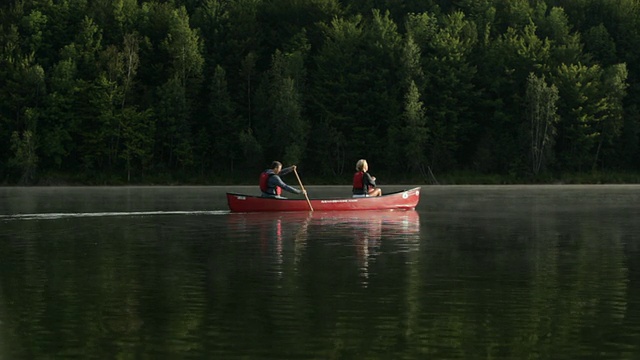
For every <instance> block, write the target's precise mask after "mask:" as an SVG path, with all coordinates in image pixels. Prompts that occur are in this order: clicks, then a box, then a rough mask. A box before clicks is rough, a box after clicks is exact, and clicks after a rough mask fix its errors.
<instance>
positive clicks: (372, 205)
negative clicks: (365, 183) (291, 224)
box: [227, 187, 420, 212]
mask: <svg viewBox="0 0 640 360" xmlns="http://www.w3.org/2000/svg"><path fill="white" fill-rule="evenodd" d="M419 201H420V187H416V188H413V189H409V190H402V191H398V192H394V193H389V194H386V195H384V196H376V197H363V198H327V199H310V202H311V206H313V210H314V211H364V210H412V209H415V207H416V206H417V205H418V202H419ZM227 203H228V204H229V209H230V210H231V211H233V212H267V211H309V210H310V208H309V204H308V203H307V200H306V199H273V198H264V197H259V196H251V195H243V194H237V193H227Z"/></svg>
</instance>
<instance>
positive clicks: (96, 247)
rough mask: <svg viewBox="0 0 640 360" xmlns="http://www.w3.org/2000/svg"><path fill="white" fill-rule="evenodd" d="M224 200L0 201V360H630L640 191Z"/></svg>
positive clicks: (33, 196)
mask: <svg viewBox="0 0 640 360" xmlns="http://www.w3.org/2000/svg"><path fill="white" fill-rule="evenodd" d="M401 188H402V187H391V186H388V187H386V188H385V191H391V190H396V189H401ZM307 190H308V191H309V193H310V194H311V195H312V197H313V196H337V195H339V194H346V193H348V192H349V188H347V187H319V186H317V187H314V186H307ZM226 191H234V192H247V193H255V188H254V187H113V188H112V187H95V188H94V187H68V188H56V187H50V188H49V187H47V188H0V359H638V358H640V186H426V187H423V188H422V193H421V200H420V204H419V206H418V208H417V209H416V211H408V212H363V213H348V212H346V213H319V212H316V213H299V214H293V213H276V214H235V213H229V212H228V210H227V205H226V199H225V197H224V194H225V192H226Z"/></svg>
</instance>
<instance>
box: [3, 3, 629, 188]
mask: <svg viewBox="0 0 640 360" xmlns="http://www.w3.org/2000/svg"><path fill="white" fill-rule="evenodd" d="M0 20H1V22H0V84H1V86H0V137H1V138H2V139H4V141H0V176H3V177H4V178H7V176H8V175H9V174H13V175H16V176H13V177H12V179H13V180H12V181H18V179H20V178H22V181H24V182H33V181H37V180H38V179H37V178H36V170H37V174H48V173H49V174H54V173H55V174H57V175H56V176H60V174H68V175H69V177H73V178H75V179H85V180H86V181H92V180H91V177H92V176H96V177H98V176H99V177H100V178H101V179H103V180H104V179H107V180H105V181H110V180H108V179H117V178H120V179H121V180H120V181H125V178H126V179H127V181H131V182H135V181H142V180H141V179H145V178H146V179H151V178H154V179H160V178H165V177H166V179H177V178H183V179H186V178H190V176H191V175H192V174H197V178H199V179H203V178H205V177H206V176H211V177H212V178H215V179H220V178H224V176H227V175H226V174H228V176H229V177H230V178H231V177H236V178H237V176H240V174H243V173H253V172H254V171H252V170H251V169H254V170H255V171H259V170H260V169H261V168H262V167H263V166H264V163H265V162H268V161H271V160H273V159H280V160H282V161H285V162H288V163H298V164H299V165H301V166H304V164H305V163H309V164H313V166H309V168H307V169H305V172H306V173H307V174H308V175H309V176H314V175H315V176H320V177H325V178H329V177H330V178H332V179H333V178H339V177H340V176H344V174H345V173H351V168H352V164H353V162H354V161H355V160H356V159H359V158H368V159H369V161H370V162H371V163H372V166H374V167H376V168H382V167H387V168H388V169H385V170H387V171H388V172H390V173H392V172H395V173H397V177H398V178H411V177H412V176H414V175H415V174H414V173H421V175H419V176H420V177H424V175H425V167H426V166H428V169H433V170H435V171H436V173H443V172H452V173H454V172H457V171H470V170H473V171H477V172H479V173H484V174H490V173H491V174H502V175H506V176H509V177H510V178H513V179H516V178H527V176H529V175H530V174H531V173H534V174H538V175H539V176H548V174H549V173H560V172H563V171H576V172H580V171H592V170H593V169H594V168H595V169H598V170H602V171H606V170H611V169H616V170H627V169H628V170H637V167H638V164H637V161H636V159H637V156H638V152H639V151H640V150H638V148H639V146H638V145H637V144H639V143H640V139H639V136H640V132H639V131H638V129H640V125H638V124H639V123H640V120H638V110H637V109H638V106H639V105H638V103H639V102H640V30H639V29H640V7H638V4H637V1H636V0H619V1H612V2H607V1H573V2H571V1H551V0H544V1H543V0H539V1H529V0H515V1H514V0H460V1H455V2H448V1H413V0H412V1H402V2H397V1H388V0H372V1H365V2H353V1H346V2H344V1H343V2H340V1H337V0H312V1H297V0H285V1H275V2H274V1H264V0H231V1H221V0H206V1H157V0H152V1H141V2H139V1H136V0H116V1H103V0H62V1H31V2H29V1H12V2H11V3H10V4H9V5H3V6H2V7H0ZM547 82H549V83H548V84H547ZM555 88H557V90H558V93H557V101H554V99H555V95H554V89H555ZM553 103H555V104H557V111H555V112H554V110H553V106H546V107H545V104H547V105H550V104H553ZM541 109H546V110H545V111H542V110H541ZM554 113H555V114H556V115H557V117H556V116H554V115H553V114H554ZM554 127H555V128H556V130H557V133H554V131H553V128H554ZM536 129H537V130H541V132H536V131H537V130H536ZM532 131H533V133H537V134H538V135H539V136H538V135H536V136H533V137H532V136H531V135H532ZM554 134H555V136H554ZM554 140H555V141H554ZM31 151H32V152H33V153H31ZM25 154H27V155H25ZM378 161H380V162H386V163H387V165H386V166H381V164H379V163H377V162H378ZM536 164H537V165H536ZM256 169H257V170H256ZM545 171H546V172H545ZM541 173H544V174H542V175H541ZM94 174H95V175H94ZM97 174H100V175H97ZM124 174H126V176H125V175H124ZM177 174H179V176H177ZM168 181H169V180H168Z"/></svg>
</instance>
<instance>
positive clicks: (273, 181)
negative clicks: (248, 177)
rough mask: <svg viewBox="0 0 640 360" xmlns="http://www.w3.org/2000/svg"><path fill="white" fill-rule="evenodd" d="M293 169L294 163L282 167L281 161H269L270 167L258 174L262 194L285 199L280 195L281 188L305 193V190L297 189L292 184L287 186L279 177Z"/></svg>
mask: <svg viewBox="0 0 640 360" xmlns="http://www.w3.org/2000/svg"><path fill="white" fill-rule="evenodd" d="M295 169H296V166H295V165H293V166H289V167H288V168H284V169H283V168H282V163H281V162H279V161H274V162H273V163H271V168H270V169H267V170H265V171H263V172H262V174H260V191H262V196H264V197H273V198H278V199H286V198H285V197H283V196H281V194H282V189H284V190H286V191H288V192H290V193H294V194H306V190H298V189H296V188H294V187H293V186H289V185H287V184H285V182H284V181H282V179H281V178H280V176H281V175H287V174H288V173H290V172H292V171H293V170H295Z"/></svg>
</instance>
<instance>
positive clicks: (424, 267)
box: [406, 213, 640, 358]
mask: <svg viewBox="0 0 640 360" xmlns="http://www.w3.org/2000/svg"><path fill="white" fill-rule="evenodd" d="M602 220H603V219H602V217H601V216H597V215H592V216H589V217H585V216H583V215H577V216H576V215H571V214H566V215H565V214H560V215H550V216H545V215H540V214H537V215H535V216H520V215H510V214H504V213H501V214H500V217H491V216H490V215H487V214H484V215H483V216H477V215H476V216H474V217H471V218H470V217H469V216H466V217H461V218H460V219H459V221H458V222H457V226H452V225H451V224H452V222H446V223H445V225H443V226H434V225H433V224H429V226H428V230H427V232H426V234H423V242H424V245H425V246H424V247H423V251H422V253H423V254H424V257H423V258H422V260H423V261H421V262H420V263H419V265H418V266H419V267H420V271H419V272H418V271H415V269H412V270H410V275H409V278H410V279H411V282H410V285H409V289H408V291H407V305H406V306H407V311H408V312H407V330H406V334H407V336H408V338H407V340H408V341H409V343H410V344H411V346H410V347H411V348H423V349H424V352H425V354H432V355H435V354H447V356H451V357H463V358H465V357H468V356H470V355H471V354H487V356H488V357H507V358H527V357H529V356H530V355H531V354H537V355H538V356H539V357H540V358H555V357H556V356H559V354H565V355H561V356H564V357H566V354H567V353H573V354H579V353H583V354H584V353H587V354H593V353H597V352H599V351H602V349H603V347H604V348H606V347H609V346H610V347H611V348H610V350H611V351H613V354H615V353H618V354H625V353H627V354H628V352H626V351H625V350H623V349H629V345H631V344H639V343H640V341H638V340H640V332H639V331H637V327H636V330H635V331H634V330H633V328H632V325H631V322H630V321H629V320H628V319H629V317H631V318H635V319H636V320H637V319H638V318H639V316H640V312H639V311H640V309H638V308H637V307H636V309H635V310H633V313H631V314H630V313H629V312H628V310H629V309H628V306H627V300H628V299H629V290H630V289H629V281H630V279H629V276H628V268H627V259H628V258H627V256H626V253H625V244H624V239H623V237H622V236H621V234H622V233H628V231H629V229H628V228H626V226H627V225H624V226H625V228H620V227H618V225H617V223H616V221H615V219H614V218H610V219H607V221H605V222H604V223H603V221H602ZM453 223H456V222H455V221H454V222H453ZM639 229H640V227H639ZM425 238H428V239H429V240H428V241H426V242H425V241H424V240H425ZM635 299H638V297H637V296H635ZM636 301H637V300H636ZM633 326H636V325H633ZM622 329H626V330H622ZM436 334H440V335H436ZM611 334H618V335H615V336H616V337H617V336H620V335H621V334H625V337H626V338H627V339H628V340H623V341H622V342H621V343H624V344H626V345H624V346H618V345H620V344H618V345H613V344H612V342H615V340H614V337H612V335H611ZM630 334H633V335H631V336H630V337H629V335H630ZM631 340H632V341H631ZM633 349H635V350H632V353H636V354H638V353H640V348H639V347H638V346H637V345H633Z"/></svg>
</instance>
